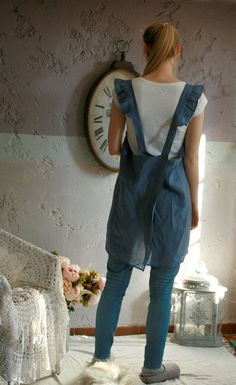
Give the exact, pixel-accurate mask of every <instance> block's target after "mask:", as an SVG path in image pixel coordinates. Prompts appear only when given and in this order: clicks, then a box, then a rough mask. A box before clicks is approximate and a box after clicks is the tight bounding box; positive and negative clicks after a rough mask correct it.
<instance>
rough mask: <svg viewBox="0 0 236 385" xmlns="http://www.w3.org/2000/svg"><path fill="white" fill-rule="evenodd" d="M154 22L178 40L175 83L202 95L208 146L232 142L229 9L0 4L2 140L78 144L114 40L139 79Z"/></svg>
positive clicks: (233, 53)
mask: <svg viewBox="0 0 236 385" xmlns="http://www.w3.org/2000/svg"><path fill="white" fill-rule="evenodd" d="M13 4H14V5H13ZM157 19H158V20H161V21H171V22H173V23H174V24H175V25H176V26H177V27H178V28H179V31H180V33H181V35H182V43H183V58H182V62H181V64H180V72H179V78H181V79H184V80H186V81H188V82H193V83H202V84H204V85H205V87H206V94H207V97H208V99H209V103H208V107H207V110H206V119H205V133H206V135H207V140H211V141H234V140H235V139H236V112H235V111H236V109H235V102H236V50H235V41H236V27H235V20H236V2H235V1H181V0H179V1H177V0H171V1H156V0H149V1H145V0H121V1H112V0H104V1H103V2H98V1H96V0H87V1H86V2H85V1H76V0H69V1H36V0H34V1H30V2H21V1H14V2H13V1H1V3H0V84H1V94H0V104H1V110H0V111H1V113H0V132H12V133H27V134H34V135H62V136H77V135H79V136H84V125H83V111H84V106H85V99H86V96H87V93H88V89H89V88H90V87H91V85H92V83H93V81H94V80H95V79H96V77H97V76H98V75H100V74H101V73H102V72H103V71H104V70H106V69H107V68H108V66H109V63H110V62H111V60H112V59H113V58H114V53H113V52H114V48H113V43H114V40H116V39H119V38H124V39H129V40H131V48H130V51H129V53H128V55H127V59H128V60H130V61H132V62H133V63H134V65H135V67H136V69H137V70H138V71H139V72H141V71H142V68H143V64H144V61H143V58H142V53H141V36H142V30H143V29H144V28H145V26H146V25H147V24H149V23H151V22H152V21H154V20H157Z"/></svg>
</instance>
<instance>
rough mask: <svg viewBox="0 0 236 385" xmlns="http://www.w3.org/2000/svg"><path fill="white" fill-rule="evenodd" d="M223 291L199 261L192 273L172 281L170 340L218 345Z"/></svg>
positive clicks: (190, 343) (193, 344)
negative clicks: (172, 331)
mask: <svg viewBox="0 0 236 385" xmlns="http://www.w3.org/2000/svg"><path fill="white" fill-rule="evenodd" d="M226 291H227V289H226V287H224V286H221V285H220V284H219V281H218V279H217V278H215V277H214V276H212V275H209V274H207V269H206V268H205V266H203V264H202V263H201V264H200V267H198V268H197V269H196V271H195V273H194V274H193V275H192V276H188V277H187V278H185V279H184V280H182V281H181V282H179V283H176V284H174V288H173V315H174V333H173V337H172V340H173V341H175V342H177V343H179V344H181V345H189V346H208V347H217V346H221V345H222V344H223V338H222V335H221V326H222V320H223V300H224V296H225V292H226Z"/></svg>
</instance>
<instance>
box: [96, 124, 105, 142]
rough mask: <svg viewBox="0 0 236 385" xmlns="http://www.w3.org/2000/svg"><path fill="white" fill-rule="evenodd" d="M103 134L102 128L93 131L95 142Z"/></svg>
mask: <svg viewBox="0 0 236 385" xmlns="http://www.w3.org/2000/svg"><path fill="white" fill-rule="evenodd" d="M103 133H104V130H103V127H99V128H97V129H96V130H95V136H96V140H99V139H101V138H102V136H103Z"/></svg>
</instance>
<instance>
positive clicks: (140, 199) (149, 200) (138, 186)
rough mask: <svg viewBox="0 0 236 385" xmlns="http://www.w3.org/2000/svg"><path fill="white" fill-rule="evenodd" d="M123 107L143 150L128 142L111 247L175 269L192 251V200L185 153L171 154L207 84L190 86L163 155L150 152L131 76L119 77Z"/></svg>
mask: <svg viewBox="0 0 236 385" xmlns="http://www.w3.org/2000/svg"><path fill="white" fill-rule="evenodd" d="M115 90H116V93H117V97H118V100H119V104H120V108H121V110H122V112H123V113H124V115H125V116H127V117H129V118H130V119H132V123H133V126H134V130H135V135H136V140H137V146H138V154H137V155H136V154H134V153H133V152H132V150H131V148H130V146H129V143H128V139H127V135H126V137H125V140H124V142H123V145H122V149H121V158H120V171H119V174H118V177H117V181H116V185H115V189H114V194H113V201H112V206H111V210H110V215H109V219H108V223H107V235H106V250H107V252H108V254H109V255H111V256H112V257H113V258H115V259H118V260H120V261H123V262H125V263H127V264H129V265H131V266H134V267H137V268H139V269H141V270H144V268H145V266H146V265H150V266H165V267H173V266H175V265H178V264H179V263H181V262H182V261H183V259H184V257H185V255H186V254H187V252H188V244H189V237H190V227H191V199H190V191H189V185H188V181H187V178H186V174H185V170H184V164H183V155H184V144H183V146H182V147H181V149H180V151H179V154H178V155H177V157H175V158H174V159H168V155H169V152H170V149H171V146H172V143H173V140H174V137H175V134H176V130H177V127H178V126H182V125H187V124H188V123H189V121H190V119H191V117H192V116H193V114H194V111H195V109H196V107H197V103H198V99H199V97H200V96H201V94H202V92H203V86H202V85H190V84H185V87H184V89H183V91H182V94H181V97H180V99H179V102H178V105H177V107H176V110H175V113H174V115H173V118H172V122H171V126H170V129H169V132H168V135H167V138H166V142H165V144H164V147H163V150H162V153H161V155H158V156H154V155H151V154H149V153H147V151H146V147H145V142H144V136H143V130H142V123H141V120H140V116H139V112H138V108H137V103H136V99H135V95H134V91H133V87H132V82H131V80H121V79H115Z"/></svg>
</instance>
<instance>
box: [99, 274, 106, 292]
mask: <svg viewBox="0 0 236 385" xmlns="http://www.w3.org/2000/svg"><path fill="white" fill-rule="evenodd" d="M105 284H106V278H105V277H100V278H99V280H98V287H99V289H100V290H101V291H103V289H104V287H105Z"/></svg>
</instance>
